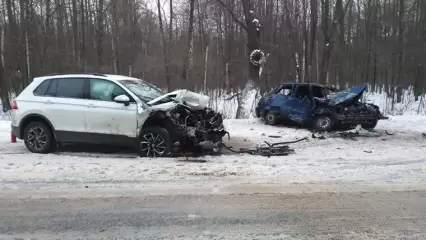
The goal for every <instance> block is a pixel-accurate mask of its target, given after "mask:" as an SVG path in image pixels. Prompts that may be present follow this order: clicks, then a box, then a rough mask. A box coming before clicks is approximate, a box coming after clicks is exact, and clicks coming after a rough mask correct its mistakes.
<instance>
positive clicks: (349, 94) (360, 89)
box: [327, 84, 367, 106]
mask: <svg viewBox="0 0 426 240" xmlns="http://www.w3.org/2000/svg"><path fill="white" fill-rule="evenodd" d="M365 89H367V84H362V85H359V86H356V87H352V88H348V89H346V90H343V91H340V92H336V93H333V94H331V95H328V96H327V98H328V99H329V102H328V104H330V105H332V106H336V105H339V104H342V103H345V102H348V101H352V100H355V101H356V100H358V99H360V98H361V96H362V94H363V93H364V91H365Z"/></svg>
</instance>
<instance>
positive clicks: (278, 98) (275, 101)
mask: <svg viewBox="0 0 426 240" xmlns="http://www.w3.org/2000/svg"><path fill="white" fill-rule="evenodd" d="M292 89H293V84H286V85H281V86H280V87H279V88H278V89H276V90H275V94H273V95H272V96H270V98H271V103H270V106H269V107H270V109H279V113H280V115H281V117H283V118H287V115H288V114H289V112H290V110H289V108H288V104H287V102H288V100H289V98H290V95H291V92H292Z"/></svg>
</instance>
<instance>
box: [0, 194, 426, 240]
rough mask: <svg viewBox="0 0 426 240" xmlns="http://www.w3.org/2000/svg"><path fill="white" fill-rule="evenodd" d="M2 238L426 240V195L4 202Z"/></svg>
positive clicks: (0, 217)
mask: <svg viewBox="0 0 426 240" xmlns="http://www.w3.org/2000/svg"><path fill="white" fill-rule="evenodd" d="M0 212H1V214H0V239H43V240H44V239H73V240H74V239H354V240H355V239H357V240H358V239H426V218H425V217H426V191H410V192H384V191H381V192H364V193H362V192H352V193H349V192H348V193H300V194H297V193H294V194H291V195H290V194H237V195H232V194H224V195H198V196H197V195H168V196H167V195H165V196H139V197H125V198H124V197H123V198H120V197H110V198H100V197H90V192H89V193H88V195H87V197H86V198H24V199H17V198H13V197H10V196H3V197H2V198H1V199H0Z"/></svg>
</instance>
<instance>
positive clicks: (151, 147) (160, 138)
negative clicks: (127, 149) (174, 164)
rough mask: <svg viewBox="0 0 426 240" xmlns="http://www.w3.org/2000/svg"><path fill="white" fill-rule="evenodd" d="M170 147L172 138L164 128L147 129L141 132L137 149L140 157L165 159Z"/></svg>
mask: <svg viewBox="0 0 426 240" xmlns="http://www.w3.org/2000/svg"><path fill="white" fill-rule="evenodd" d="M172 146H173V141H172V137H171V135H170V133H169V132H168V131H167V130H166V129H165V128H162V127H148V128H145V129H143V130H142V131H141V134H140V136H139V140H138V146H137V149H138V154H139V156H140V157H167V156H169V155H170V154H171V151H172Z"/></svg>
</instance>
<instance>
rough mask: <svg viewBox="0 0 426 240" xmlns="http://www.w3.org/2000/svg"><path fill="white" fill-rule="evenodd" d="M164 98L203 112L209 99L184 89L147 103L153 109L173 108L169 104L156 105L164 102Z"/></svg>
mask: <svg viewBox="0 0 426 240" xmlns="http://www.w3.org/2000/svg"><path fill="white" fill-rule="evenodd" d="M165 98H169V99H171V100H173V101H175V102H177V103H180V104H183V105H185V106H187V107H189V108H190V109H192V110H203V109H205V108H206V107H207V106H208V104H209V100H210V97H208V96H206V95H202V94H198V93H195V92H191V91H189V90H186V89H181V90H176V91H173V92H170V93H167V94H164V95H163V96H160V97H158V98H156V99H153V100H151V101H149V102H148V105H151V106H153V105H154V106H153V107H154V108H164V109H169V108H172V107H173V104H170V103H162V104H157V103H159V102H164V101H162V100H164V99H165Z"/></svg>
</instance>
